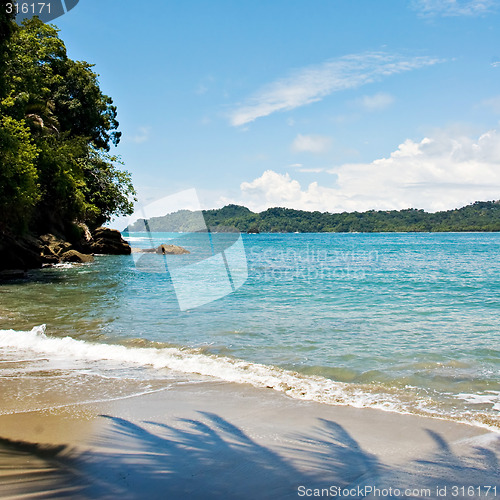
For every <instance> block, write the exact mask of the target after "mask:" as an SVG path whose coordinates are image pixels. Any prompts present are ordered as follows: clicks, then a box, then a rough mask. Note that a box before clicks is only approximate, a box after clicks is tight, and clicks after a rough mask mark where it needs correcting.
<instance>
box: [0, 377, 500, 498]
mask: <svg viewBox="0 0 500 500" xmlns="http://www.w3.org/2000/svg"><path fill="white" fill-rule="evenodd" d="M61 405H64V396H63V395H61V399H60V401H59V404H58V405H54V407H53V408H52V409H50V408H49V409H45V410H42V411H30V412H24V413H16V414H9V415H2V416H0V498H2V499H8V498H12V499H14V498H37V499H38V498H47V499H48V498H68V499H70V498H71V499H91V498H92V499H95V498H104V499H136V498H137V499H139V498H145V499H167V498H168V499H177V498H179V499H181V498H182V499H184V498H190V499H191V498H196V499H210V498H227V499H238V498H242V499H244V498H252V499H253V498H259V499H261V498H269V499H271V498H272V499H280V498H297V497H298V498H300V497H305V498H307V497H314V496H321V495H322V496H323V497H329V496H330V497H335V496H336V497H346V498H381V497H391V498H397V497H400V498H404V497H412V498H495V496H494V494H493V493H494V490H493V489H490V490H488V491H489V495H488V496H486V491H487V487H494V486H496V497H497V498H500V479H499V471H500V434H498V433H494V432H490V431H488V430H486V429H481V428H478V427H473V426H469V425H465V424H457V423H454V422H448V421H444V420H436V419H428V418H424V417H418V416H412V415H400V414H396V413H389V412H384V411H380V410H373V409H357V408H351V407H342V406H328V405H322V404H318V403H314V402H308V401H298V400H294V399H291V398H289V397H286V396H284V395H282V394H279V393H276V392H275V391H271V390H265V389H255V388H252V387H249V386H243V385H236V384H227V383H216V382H198V383H186V384H182V383H180V384H174V385H172V386H171V387H169V388H167V389H164V390H158V391H156V392H153V393H150V394H145V395H140V396H134V397H128V398H124V399H118V400H115V401H109V402H99V403H86V404H71V405H68V406H61ZM55 406H59V407H58V408H55ZM389 489H391V490H389ZM316 490H317V491H316ZM347 490H348V491H347ZM410 490H411V491H410ZM320 494H321V495H320Z"/></svg>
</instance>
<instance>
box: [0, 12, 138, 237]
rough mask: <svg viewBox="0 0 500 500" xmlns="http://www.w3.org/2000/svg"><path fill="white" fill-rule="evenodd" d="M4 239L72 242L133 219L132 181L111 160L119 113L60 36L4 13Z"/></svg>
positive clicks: (0, 199)
mask: <svg viewBox="0 0 500 500" xmlns="http://www.w3.org/2000/svg"><path fill="white" fill-rule="evenodd" d="M0 40H1V42H0V231H1V232H2V233H11V234H23V233H27V232H30V231H31V232H35V233H38V234H41V233H43V232H49V231H50V232H58V233H59V234H61V235H63V236H64V235H68V234H71V233H72V232H73V231H74V228H75V227H76V226H75V223H79V222H83V223H86V224H87V225H88V226H89V227H91V228H93V227H97V226H99V225H102V224H103V223H105V222H106V221H108V220H110V218H111V217H112V216H113V215H127V214H130V213H131V212H132V209H133V200H134V198H133V197H134V195H135V192H134V189H133V186H132V183H131V179H130V175H129V174H128V173H127V172H125V171H123V170H120V168H119V167H120V162H119V160H118V158H117V157H116V156H113V155H111V154H110V153H109V151H110V148H111V145H113V144H114V145H116V144H118V142H119V140H120V132H118V130H117V129H118V121H117V119H116V107H115V106H114V105H113V102H112V100H111V98H110V97H108V96H107V95H105V94H103V93H102V92H101V90H100V88H99V83H98V75H97V74H96V73H94V72H93V71H92V65H91V64H88V63H87V62H84V61H73V60H72V59H70V58H69V57H68V56H67V53H66V48H65V46H64V43H63V41H62V40H61V39H60V38H59V36H58V30H57V29H56V28H55V27H54V26H51V25H47V24H44V23H43V22H41V21H40V20H39V19H37V18H36V17H35V18H33V19H31V20H26V21H24V23H23V25H22V26H17V25H16V24H15V23H14V21H13V20H12V19H10V18H8V17H7V16H6V15H5V10H3V11H2V12H1V13H0Z"/></svg>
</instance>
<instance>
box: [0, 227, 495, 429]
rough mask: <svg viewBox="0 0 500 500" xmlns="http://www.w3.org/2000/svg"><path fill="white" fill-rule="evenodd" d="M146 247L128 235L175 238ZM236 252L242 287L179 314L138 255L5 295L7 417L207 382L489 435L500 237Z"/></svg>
mask: <svg viewBox="0 0 500 500" xmlns="http://www.w3.org/2000/svg"><path fill="white" fill-rule="evenodd" d="M152 237H153V240H152V241H151V239H150V237H149V236H148V235H146V234H145V233H131V234H130V235H128V236H127V238H128V239H129V241H130V243H131V244H132V246H134V247H142V248H146V247H149V246H151V245H156V244H160V243H166V242H169V241H172V240H175V241H177V240H178V239H179V238H181V240H182V238H183V237H184V236H183V235H178V234H172V233H170V234H168V233H164V234H161V233H154V234H153V235H152ZM199 238H206V235H205V236H199ZM242 239H243V244H244V247H245V254H246V260H247V263H248V278H247V280H246V281H245V283H244V284H243V285H242V286H241V287H240V288H237V287H236V290H235V291H234V292H232V293H229V294H228V295H225V296H223V297H222V298H220V299H218V300H215V301H213V302H210V303H208V304H205V305H203V306H200V307H194V308H192V309H189V308H188V309H187V310H180V309H179V303H178V301H177V296H176V292H178V291H179V290H177V289H176V287H175V283H174V282H173V280H172V276H171V275H170V273H169V272H168V271H166V270H165V268H164V267H162V265H160V266H159V268H158V269H157V270H156V271H155V272H148V271H147V270H145V269H141V268H140V266H138V265H137V264H136V260H137V255H136V256H135V260H134V256H97V257H96V261H95V262H94V263H93V264H89V265H74V266H69V265H66V266H60V267H56V268H50V269H43V270H38V271H32V272H31V273H30V278H29V279H28V280H19V281H13V282H9V283H4V284H2V285H0V387H3V388H4V395H6V396H4V397H5V398H6V399H8V400H9V405H8V410H5V411H8V412H12V411H16V404H18V406H19V408H17V409H18V410H19V409H20V408H21V406H22V405H21V403H16V401H18V400H19V401H21V399H24V400H25V401H26V400H29V399H30V397H31V396H33V395H34V393H37V394H35V395H36V398H35V399H37V401H39V402H40V401H42V402H43V400H44V396H43V391H47V390H48V389H47V387H49V388H50V387H52V388H53V389H54V390H56V389H57V388H58V387H59V388H64V390H65V391H66V393H67V396H68V398H69V399H71V400H72V401H76V402H78V401H80V400H81V401H83V400H88V399H89V398H90V395H89V393H88V392H89V391H88V386H89V384H90V385H92V387H93V388H94V390H93V394H92V397H93V398H94V399H96V398H98V397H100V398H102V399H106V398H114V397H120V395H123V394H125V393H126V394H129V393H133V392H134V391H147V390H152V388H153V387H155V388H158V387H161V386H162V384H163V385H168V384H173V383H196V381H199V380H207V379H209V380H221V381H231V382H237V383H248V384H252V385H255V386H258V387H263V388H271V389H275V390H277V391H282V392H285V393H287V394H288V395H289V396H290V397H294V398H300V399H311V400H315V401H319V402H322V403H325V404H350V405H354V406H371V407H378V408H382V409H385V410H389V411H398V412H409V413H415V414H423V415H432V416H436V417H440V418H448V419H457V420H460V421H467V422H471V423H476V424H480V425H487V426H489V427H492V428H496V429H499V430H500V319H499V318H500V233H480V234H479V233H464V234H455V233H435V234H413V233H410V234H324V233H323V234H258V235H242ZM182 241H184V242H185V246H186V248H188V249H189V250H191V252H192V254H191V256H175V257H171V259H173V258H175V259H178V260H177V261H176V263H180V264H182V262H183V259H184V261H186V262H187V261H188V260H187V259H189V258H191V259H192V258H193V255H196V253H197V251H198V250H199V248H197V245H198V243H197V241H198V240H197V236H196V235H195V236H193V235H191V238H185V239H184V240H182ZM200 241H201V240H200ZM200 245H201V243H200ZM212 250H213V251H214V252H215V253H217V248H216V247H215V248H214V247H213V245H212ZM150 258H157V259H159V261H158V262H163V261H162V260H161V259H163V257H162V256H156V255H155V256H151V257H150ZM180 264H179V265H180ZM202 265H203V264H202ZM238 265H241V262H240V263H239V264H238ZM229 267H231V263H229ZM167 268H168V266H167ZM171 270H172V268H170V271H171ZM172 275H173V274H172ZM217 279H218V277H217V275H216V274H214V275H213V279H212V281H215V282H216V281H217ZM200 286H201V287H203V285H200ZM192 290H196V287H195V288H192ZM193 293H196V291H195V292H193ZM41 325H46V326H45V329H44V327H42V326H41ZM20 379H22V380H29V381H31V382H32V383H31V384H28V386H29V387H31V389H30V391H32V392H33V394H31V395H29V394H24V395H23V394H20V393H19V390H20V389H19V387H20V386H19V385H17V384H15V383H14V381H15V380H17V381H19V380H20ZM41 379H43V381H44V382H43V384H42V383H40V380H41ZM110 380H111V381H112V382H113V383H112V384H111V385H109V384H108V383H104V382H103V381H110ZM23 387H24V388H23V389H22V390H23V391H26V385H24V386H23ZM41 387H43V390H42V389H41ZM69 387H71V389H68V388H69ZM124 387H128V389H127V390H125V389H124ZM16 391H17V392H16ZM127 391H128V392H127ZM47 397H48V396H47ZM25 404H26V403H25ZM39 404H41V403H39ZM47 404H49V403H47ZM23 408H24V409H27V408H28V407H23ZM29 409H33V408H31V407H29Z"/></svg>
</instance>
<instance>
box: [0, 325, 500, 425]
mask: <svg viewBox="0 0 500 500" xmlns="http://www.w3.org/2000/svg"><path fill="white" fill-rule="evenodd" d="M12 349H15V351H16V352H17V354H18V356H19V359H23V360H25V359H26V358H27V357H29V356H33V355H35V356H43V357H44V358H43V359H45V358H47V359H48V360H50V361H51V364H53V366H58V365H59V366H60V364H61V363H63V364H64V365H65V366H66V367H67V366H70V367H72V368H73V369H74V370H76V371H78V370H82V369H85V367H89V368H91V370H92V371H93V372H95V370H97V371H100V370H102V372H101V373H105V372H106V370H116V369H118V372H119V373H121V374H122V375H123V376H126V377H127V378H134V374H136V373H137V375H138V378H141V379H143V378H144V370H146V371H147V370H148V369H149V370H154V372H151V374H152V378H157V376H158V373H160V370H162V369H167V370H169V371H168V373H166V374H165V377H166V378H169V379H171V378H172V376H174V378H176V375H177V376H178V375H180V374H187V375H201V376H203V377H210V378H215V379H218V380H221V381H226V382H234V383H245V384H251V385H253V386H254V387H264V388H269V389H274V390H276V391H279V392H283V393H285V394H287V395H288V396H291V397H293V398H296V399H303V400H312V401H317V402H320V403H327V404H336V405H349V406H354V407H357V408H362V407H371V408H379V409H382V410H386V411H396V412H399V413H420V414H426V415H429V416H434V417H438V418H454V419H458V420H459V421H463V422H467V423H474V424H475V425H481V426H483V427H487V428H492V429H495V430H497V431H498V429H497V428H496V427H497V426H496V425H494V426H493V427H491V426H490V425H483V424H482V423H481V422H480V421H476V419H474V418H472V419H471V418H464V419H463V418H460V416H458V415H455V416H453V415H445V414H441V412H440V411H438V410H437V408H436V406H435V404H433V403H432V401H431V400H430V398H427V397H422V396H421V397H418V398H417V397H416V394H404V393H402V392H401V391H397V390H391V389H390V388H383V387H382V386H377V387H374V386H369V385H355V384H347V383H342V382H336V381H333V380H331V379H327V378H325V377H321V376H315V375H303V374H300V373H297V372H293V371H290V370H284V369H281V368H278V367H275V366H268V365H262V364H258V363H250V362H247V361H244V360H241V359H235V358H229V357H224V356H216V355H211V354H204V353H202V352H200V351H198V350H195V349H190V350H189V349H179V348H175V347H161V348H160V347H158V348H156V347H128V346H124V345H117V344H104V343H95V342H87V341H84V340H77V339H73V338H71V337H65V338H59V337H50V336H48V335H46V334H45V325H42V326H37V327H34V328H33V329H32V330H31V331H29V332H28V331H14V330H0V350H1V351H3V352H4V353H5V352H6V351H10V352H12ZM137 368H141V370H137ZM46 369H47V368H46ZM28 371H29V370H28ZM153 373H154V376H153ZM410 392H412V391H410ZM460 396H463V399H465V397H467V398H470V401H471V402H479V400H478V399H475V400H474V401H472V400H473V397H475V395H471V394H462V395H460ZM485 396H486V395H485ZM498 397H499V395H498V394H496V393H495V394H491V395H488V401H489V402H494V403H497V402H498ZM493 400H495V401H493ZM481 402H486V399H482V398H481ZM494 409H498V406H497V404H495V406H494Z"/></svg>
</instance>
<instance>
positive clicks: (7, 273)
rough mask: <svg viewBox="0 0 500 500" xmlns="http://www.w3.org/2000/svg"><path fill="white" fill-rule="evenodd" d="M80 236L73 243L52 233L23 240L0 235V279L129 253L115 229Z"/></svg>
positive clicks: (103, 228)
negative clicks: (97, 256)
mask: <svg viewBox="0 0 500 500" xmlns="http://www.w3.org/2000/svg"><path fill="white" fill-rule="evenodd" d="M82 233H83V235H82V238H81V239H80V240H79V241H76V242H73V243H71V242H69V241H66V240H65V239H63V238H60V237H58V236H56V235H54V234H51V233H48V234H43V235H40V236H38V237H35V236H23V237H22V238H14V237H12V236H9V235H0V279H9V278H17V277H22V276H23V275H24V274H25V273H26V271H27V270H28V269H39V268H42V267H46V266H52V265H54V264H60V263H63V262H76V263H87V262H92V261H93V260H94V257H93V256H94V255H95V254H107V255H129V254H130V253H131V252H132V249H131V248H130V245H129V244H128V243H127V242H126V241H125V240H124V239H123V238H122V235H121V233H120V231H117V230H116V229H109V228H106V227H99V228H97V229H95V230H94V231H93V232H92V233H91V232H90V231H89V230H88V228H87V227H84V228H82Z"/></svg>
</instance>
